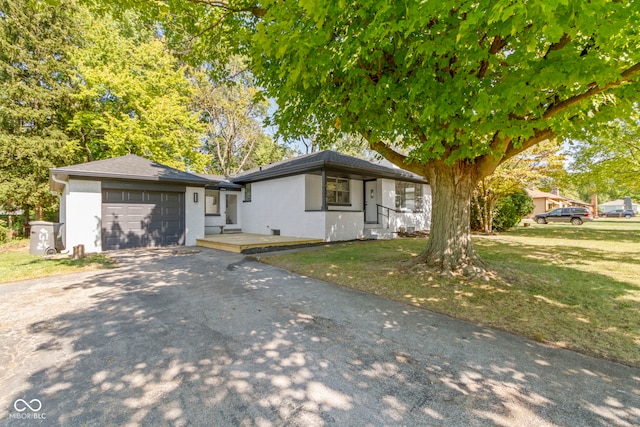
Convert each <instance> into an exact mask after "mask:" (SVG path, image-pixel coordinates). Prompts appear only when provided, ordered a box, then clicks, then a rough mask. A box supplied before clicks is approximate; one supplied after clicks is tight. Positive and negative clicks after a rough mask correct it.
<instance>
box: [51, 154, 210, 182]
mask: <svg viewBox="0 0 640 427" xmlns="http://www.w3.org/2000/svg"><path fill="white" fill-rule="evenodd" d="M51 174H55V175H66V176H79V177H87V178H89V177H93V178H112V179H129V180H138V181H160V182H167V183H169V182H171V183H180V184H195V185H205V184H208V183H209V182H210V181H209V180H208V179H206V178H202V177H199V176H197V175H195V174H191V173H188V172H183V171H180V170H178V169H174V168H171V167H169V166H165V165H161V164H158V163H154V162H152V161H151V160H148V159H145V158H143V157H139V156H136V155H134V154H129V155H128V156H122V157H114V158H112V159H105V160H96V161H94V162H88V163H81V164H79V165H72V166H64V167H61V168H55V169H51Z"/></svg>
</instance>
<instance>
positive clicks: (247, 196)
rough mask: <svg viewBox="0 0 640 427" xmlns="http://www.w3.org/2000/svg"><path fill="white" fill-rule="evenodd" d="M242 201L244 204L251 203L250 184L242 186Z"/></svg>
mask: <svg viewBox="0 0 640 427" xmlns="http://www.w3.org/2000/svg"><path fill="white" fill-rule="evenodd" d="M244 201H245V202H250V201H251V184H246V185H245V186H244Z"/></svg>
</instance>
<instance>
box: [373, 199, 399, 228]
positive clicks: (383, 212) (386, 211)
mask: <svg viewBox="0 0 640 427" xmlns="http://www.w3.org/2000/svg"><path fill="white" fill-rule="evenodd" d="M391 212H394V213H398V210H397V209H395V208H390V207H388V206H384V205H379V204H377V203H376V214H377V221H378V224H383V223H382V221H380V219H381V218H385V217H386V218H387V224H386V227H384V228H390V227H389V226H390V223H391ZM383 225H384V224H383Z"/></svg>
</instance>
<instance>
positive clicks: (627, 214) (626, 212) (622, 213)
mask: <svg viewBox="0 0 640 427" xmlns="http://www.w3.org/2000/svg"><path fill="white" fill-rule="evenodd" d="M602 216H605V217H607V218H627V219H629V218H631V217H632V216H636V213H635V211H634V210H633V209H616V210H615V211H610V212H605V213H604V214H603V215H602Z"/></svg>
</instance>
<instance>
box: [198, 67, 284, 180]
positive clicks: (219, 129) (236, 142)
mask: <svg viewBox="0 0 640 427" xmlns="http://www.w3.org/2000/svg"><path fill="white" fill-rule="evenodd" d="M225 69H226V73H225V75H224V76H222V77H221V79H220V80H217V81H216V80H213V79H212V76H211V75H210V74H209V73H205V72H204V71H205V70H203V72H202V73H200V74H199V76H198V79H197V81H198V86H199V89H198V91H197V93H196V96H195V98H194V103H195V104H196V106H197V108H198V109H199V110H200V117H201V119H202V120H203V121H204V123H206V128H205V132H204V138H203V140H204V143H203V151H204V152H205V153H207V154H208V155H209V158H210V163H209V165H208V166H207V170H208V172H210V173H217V174H222V175H224V176H232V175H235V174H237V173H238V172H239V171H242V170H247V169H250V168H252V167H255V166H259V165H261V164H267V163H271V162H273V161H278V160H282V159H283V158H284V156H285V155H286V149H285V147H281V146H279V144H277V143H276V142H274V141H273V139H272V138H271V136H269V135H267V134H266V133H265V128H264V122H265V119H266V117H267V111H268V110H269V101H268V100H267V99H265V98H263V97H261V96H260V95H261V93H260V91H259V90H258V88H257V87H256V85H255V83H254V79H253V76H252V74H251V73H250V72H248V71H247V69H246V64H245V61H244V60H242V59H241V58H240V57H234V58H233V59H232V60H231V61H230V62H229V63H228V64H226V68H225ZM256 162H266V163H256Z"/></svg>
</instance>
